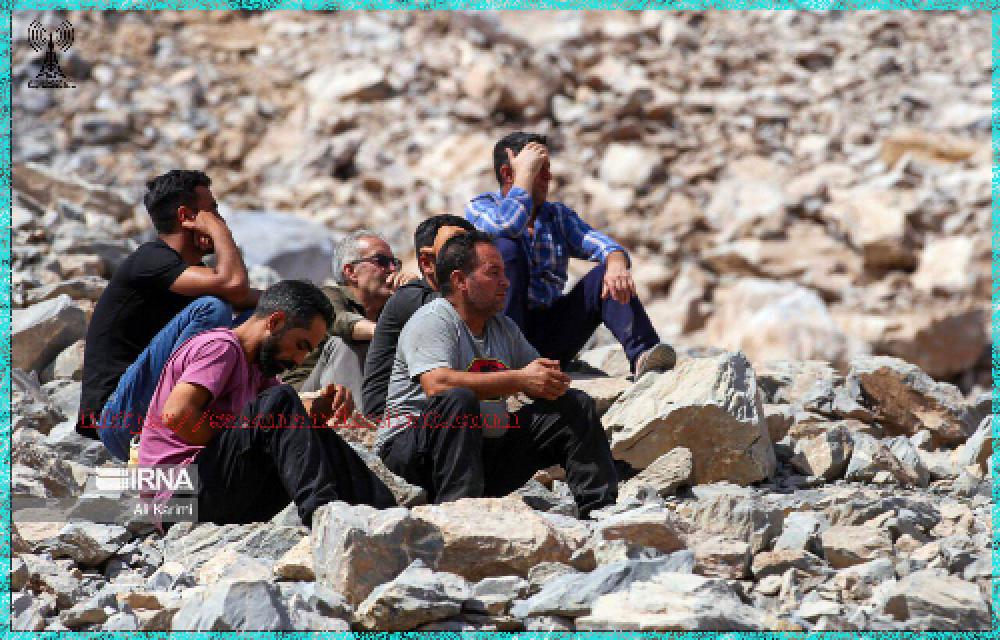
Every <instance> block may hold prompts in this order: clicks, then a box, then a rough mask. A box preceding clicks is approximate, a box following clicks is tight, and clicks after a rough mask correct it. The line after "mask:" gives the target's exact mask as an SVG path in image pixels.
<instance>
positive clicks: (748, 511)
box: [678, 486, 785, 554]
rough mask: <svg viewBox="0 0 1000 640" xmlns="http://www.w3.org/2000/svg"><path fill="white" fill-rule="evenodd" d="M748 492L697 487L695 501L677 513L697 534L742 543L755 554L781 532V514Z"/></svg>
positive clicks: (781, 511)
mask: <svg viewBox="0 0 1000 640" xmlns="http://www.w3.org/2000/svg"><path fill="white" fill-rule="evenodd" d="M703 489H705V490H706V491H702V490H703ZM751 491H752V490H750V489H740V488H739V487H725V486H722V487H718V488H716V487H714V486H711V487H699V488H698V489H697V490H696V495H697V497H698V499H697V500H693V501H689V502H687V503H686V504H684V505H683V506H682V507H681V508H680V509H678V511H679V512H680V514H681V515H682V516H685V517H687V519H688V520H690V521H691V522H692V523H693V524H694V528H695V530H696V531H697V532H698V533H699V534H715V535H720V536H724V537H726V538H731V539H734V540H742V541H744V542H746V543H747V544H749V545H750V550H751V551H752V552H753V553H755V554H756V553H759V552H760V551H762V550H763V549H765V548H768V546H769V545H770V543H771V541H772V540H774V538H775V537H776V536H777V535H778V534H779V533H780V532H781V526H782V521H783V520H784V517H785V514H784V511H783V509H782V508H781V507H780V506H778V505H776V504H773V503H772V502H771V501H770V500H768V499H767V498H765V497H762V496H756V495H754V494H753V493H752V492H751Z"/></svg>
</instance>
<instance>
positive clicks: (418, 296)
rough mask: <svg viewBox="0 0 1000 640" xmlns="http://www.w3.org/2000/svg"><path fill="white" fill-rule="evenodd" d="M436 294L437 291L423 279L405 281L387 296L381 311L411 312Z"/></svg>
mask: <svg viewBox="0 0 1000 640" xmlns="http://www.w3.org/2000/svg"><path fill="white" fill-rule="evenodd" d="M436 294H437V292H436V291H434V289H433V288H432V287H431V286H430V285H429V284H427V283H426V282H425V281H423V280H416V281H414V282H407V283H406V284H404V285H403V286H401V287H400V288H399V289H397V290H396V292H395V293H393V294H392V295H391V296H389V299H388V300H386V303H385V307H383V308H382V313H383V314H385V313H403V312H405V313H407V314H412V313H413V312H414V311H416V309H417V308H418V307H422V306H423V305H424V304H425V303H426V302H428V301H429V299H430V298H432V297H434V296H435V295H436Z"/></svg>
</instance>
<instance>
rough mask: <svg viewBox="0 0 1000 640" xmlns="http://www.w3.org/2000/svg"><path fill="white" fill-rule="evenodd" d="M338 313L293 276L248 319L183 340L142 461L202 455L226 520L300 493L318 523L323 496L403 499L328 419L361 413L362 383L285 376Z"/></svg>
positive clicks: (158, 394)
mask: <svg viewBox="0 0 1000 640" xmlns="http://www.w3.org/2000/svg"><path fill="white" fill-rule="evenodd" d="M332 322H333V308H332V306H331V305H330V301H329V300H328V299H327V297H326V296H325V295H324V294H323V292H322V291H320V290H319V289H318V288H317V287H316V286H314V285H312V284H310V283H308V282H302V281H297V280H284V281H282V282H279V283H277V284H275V285H273V286H272V287H270V288H269V289H268V290H267V291H265V292H264V293H263V294H262V295H261V297H260V300H259V302H258V303H257V308H256V311H255V312H254V314H253V316H251V317H250V319H248V320H247V321H246V322H244V323H243V324H242V325H240V326H238V327H236V328H235V329H214V330H211V331H206V332H204V333H201V334H199V335H197V336H195V337H194V338H191V339H190V340H188V341H187V342H186V343H184V344H183V345H181V346H180V347H179V348H178V349H177V350H176V351H174V353H173V355H171V356H170V359H169V360H168V361H167V365H166V366H165V367H164V369H163V373H162V375H161V376H160V381H159V383H158V384H157V387H156V391H155V392H154V393H153V399H152V401H151V403H150V406H149V412H148V413H147V415H146V422H145V427H144V429H143V431H142V436H141V441H140V446H139V463H140V464H141V465H143V466H147V465H187V464H192V463H194V464H196V465H198V473H199V476H200V484H201V486H200V489H199V493H198V519H199V520H201V521H209V522H215V523H218V524H227V523H246V522H261V521H265V520H268V519H270V518H271V517H273V516H274V515H275V514H276V513H278V512H279V511H280V510H281V509H283V508H284V507H285V506H286V505H287V504H288V503H289V501H294V502H295V504H296V506H297V507H298V512H299V517H300V518H301V519H302V522H303V523H304V524H306V525H310V526H311V523H312V515H313V512H314V511H315V510H316V508H318V507H319V506H320V505H322V504H325V503H327V502H332V501H335V500H342V501H344V502H347V503H350V504H369V505H372V506H374V507H379V508H382V507H391V506H395V504H396V503H395V500H394V498H393V496H392V493H391V492H390V491H389V489H388V488H387V487H386V486H385V484H384V483H383V482H382V481H381V480H379V479H378V477H377V476H375V474H374V473H372V472H371V470H369V469H368V467H367V466H366V465H365V463H364V462H363V461H362V460H361V458H360V457H359V456H358V454H357V453H356V452H355V451H354V450H353V449H352V448H351V446H350V445H348V444H347V443H346V442H344V440H343V439H342V438H341V437H340V436H339V435H337V433H336V432H335V431H333V430H332V429H328V428H325V427H326V425H327V424H343V423H345V422H346V421H347V420H348V419H349V418H350V416H351V414H352V411H353V406H354V405H353V400H352V398H351V396H350V392H349V391H347V389H346V388H344V387H343V386H340V385H329V386H328V387H327V388H326V389H324V391H323V393H322V394H321V395H320V396H319V397H317V398H315V399H310V400H305V401H303V400H302V399H300V398H299V395H298V393H296V391H295V390H294V389H293V388H292V387H291V386H289V385H286V384H281V383H280V382H279V381H278V380H277V378H275V377H274V376H276V375H278V374H279V373H281V372H282V371H285V370H288V369H291V368H292V367H294V366H297V365H299V364H301V363H302V361H303V360H304V359H305V357H306V356H307V355H308V354H309V353H310V352H311V351H312V350H313V349H315V348H316V346H317V345H318V344H319V343H320V341H321V340H322V339H323V337H324V336H325V335H326V332H327V328H328V327H329V326H330V324H331V323H332ZM165 497H169V496H165V495H164V496H159V497H158V499H161V500H162V499H164V498H165Z"/></svg>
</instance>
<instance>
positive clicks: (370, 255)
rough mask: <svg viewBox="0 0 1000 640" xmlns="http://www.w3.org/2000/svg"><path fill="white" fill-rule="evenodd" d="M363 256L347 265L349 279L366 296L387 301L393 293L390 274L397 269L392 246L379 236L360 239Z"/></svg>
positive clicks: (346, 270) (359, 243)
mask: <svg viewBox="0 0 1000 640" xmlns="http://www.w3.org/2000/svg"><path fill="white" fill-rule="evenodd" d="M358 245H359V247H360V249H361V256H360V257H359V258H358V259H357V260H356V261H354V263H353V264H350V265H347V266H345V268H344V269H345V272H346V273H347V280H348V282H350V283H351V286H354V287H357V288H358V290H359V291H362V292H363V293H364V294H365V297H367V298H371V299H374V300H381V301H383V302H385V301H386V300H388V299H389V296H391V295H392V285H391V284H390V283H389V282H388V278H389V275H390V274H392V273H394V272H395V271H397V269H398V267H396V265H395V260H396V256H395V255H393V253H392V248H390V247H389V245H388V244H386V243H385V242H383V241H382V240H380V239H379V238H361V239H360V240H359V241H358Z"/></svg>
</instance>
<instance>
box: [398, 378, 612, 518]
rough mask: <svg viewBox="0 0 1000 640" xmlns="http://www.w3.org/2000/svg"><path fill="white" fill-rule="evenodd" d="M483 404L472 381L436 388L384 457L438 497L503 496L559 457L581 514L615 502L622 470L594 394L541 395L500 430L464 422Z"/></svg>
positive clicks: (438, 499)
mask: <svg viewBox="0 0 1000 640" xmlns="http://www.w3.org/2000/svg"><path fill="white" fill-rule="evenodd" d="M479 411H480V408H479V400H477V399H476V395H475V394H474V393H473V392H472V391H470V390H468V389H464V388H456V389H451V390H449V391H446V392H444V393H441V394H438V395H435V396H432V397H431V398H429V399H428V401H427V405H426V406H425V408H424V412H423V414H422V419H418V420H415V421H414V426H412V427H408V428H406V429H404V430H403V431H402V432H401V433H398V434H396V435H394V436H393V437H392V438H390V439H389V441H388V442H387V443H386V444H385V445H384V446H383V448H382V451H380V452H379V453H380V455H381V457H382V460H383V461H384V462H385V464H386V466H387V467H389V469H390V470H392V471H393V472H394V473H396V474H397V475H399V476H402V477H403V478H404V479H406V480H407V481H408V482H410V483H412V484H416V485H419V486H421V487H423V488H424V489H426V490H427V492H428V496H429V498H430V500H431V501H432V502H434V503H435V504H440V503H442V502H448V501H451V500H457V499H459V498H478V497H484V496H485V497H500V496H505V495H507V494H509V493H511V492H512V491H515V490H516V489H518V488H520V487H521V486H523V485H524V483H525V482H527V481H528V480H529V479H530V478H531V476H532V475H534V473H535V472H536V471H538V470H539V469H544V468H546V467H550V466H552V465H555V464H558V465H561V466H562V467H563V468H564V469H565V470H566V481H567V483H568V484H569V486H570V490H571V491H572V492H573V497H574V499H575V500H576V504H577V506H578V507H579V508H580V514H581V516H584V517H585V516H587V515H588V514H589V513H590V512H591V511H592V510H593V509H597V508H599V507H602V506H605V505H608V504H612V503H614V502H615V500H616V498H617V496H618V477H617V475H616V473H615V467H614V463H613V461H612V459H611V448H610V447H609V446H608V440H607V438H606V437H605V435H604V431H603V429H602V428H601V423H600V420H599V419H598V416H597V410H596V409H595V407H594V401H593V400H592V399H591V398H590V396H588V395H587V394H585V393H583V392H581V391H578V390H575V389H570V390H569V391H567V392H566V393H565V394H564V395H563V396H562V397H561V398H558V399H557V400H552V401H549V400H536V401H535V402H533V403H532V404H530V405H527V406H525V407H522V408H521V409H520V410H519V411H517V412H516V413H513V414H511V416H510V424H511V428H509V429H508V430H507V432H506V433H505V434H504V435H503V436H501V437H500V438H486V437H484V436H483V430H482V429H481V428H476V427H474V426H473V427H470V426H467V425H469V424H470V423H475V422H476V421H475V420H470V419H469V416H478V415H479ZM515 424H516V425H517V427H516V428H515V427H514V425H515Z"/></svg>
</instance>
